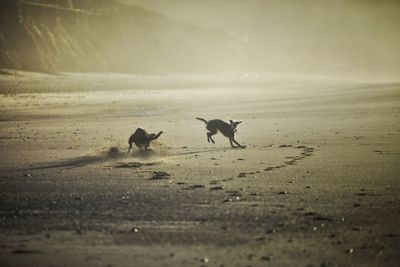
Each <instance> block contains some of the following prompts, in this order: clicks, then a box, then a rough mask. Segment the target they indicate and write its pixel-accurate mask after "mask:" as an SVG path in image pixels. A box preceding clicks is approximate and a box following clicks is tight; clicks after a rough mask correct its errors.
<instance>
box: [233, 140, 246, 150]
mask: <svg viewBox="0 0 400 267" xmlns="http://www.w3.org/2000/svg"><path fill="white" fill-rule="evenodd" d="M229 140H232V142H234V143H235V144H237V145H238V146H239V147H241V148H246V146H242V145H241V144H239V143H238V142H236V140H235V139H234V138H232V139H229ZM232 147H233V146H232Z"/></svg>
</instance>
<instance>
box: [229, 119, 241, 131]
mask: <svg viewBox="0 0 400 267" xmlns="http://www.w3.org/2000/svg"><path fill="white" fill-rule="evenodd" d="M229 123H230V124H231V127H232V129H233V130H235V129H236V127H237V126H238V125H239V124H241V123H242V121H233V120H229Z"/></svg>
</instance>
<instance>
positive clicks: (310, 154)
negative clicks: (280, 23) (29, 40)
mask: <svg viewBox="0 0 400 267" xmlns="http://www.w3.org/2000/svg"><path fill="white" fill-rule="evenodd" d="M203 79H204V77H197V78H196V77H195V78H193V77H191V78H190V79H189V78H188V79H185V77H179V79H177V78H176V77H173V78H171V79H169V80H167V81H165V80H163V78H156V77H146V76H140V77H139V78H138V77H131V76H129V75H119V74H109V75H108V76H106V75H96V74H86V75H80V76H79V75H73V74H68V73H66V74H59V75H48V74H30V73H24V72H19V73H8V74H3V75H0V93H1V95H0V112H1V121H0V144H1V153H0V247H1V249H0V265H1V266H4V267H7V266H108V267H111V266H115V267H116V266H321V267H323V266H399V265H400V257H399V254H398V251H399V248H400V230H399V225H400V201H399V200H400V196H399V190H400V183H399V178H400V168H399V157H400V120H399V116H400V83H399V82H398V81H393V80H372V79H369V80H367V79H354V78H353V79H337V78H335V79H334V78H320V79H305V78H304V79H302V78H300V77H292V78H290V79H284V78H282V77H279V78H275V79H268V77H267V78H266V79H261V80H260V79H258V80H256V81H254V80H251V81H248V80H247V79H239V80H233V81H232V79H231V77H228V78H227V79H226V80H223V79H222V80H218V81H215V80H213V81H212V82H204V81H203ZM235 84H236V85H235ZM164 85H166V86H164ZM195 117H202V118H205V119H207V120H210V119H217V118H218V119H223V120H225V121H228V120H229V119H237V120H242V121H243V123H242V124H240V125H239V126H238V131H237V136H236V140H237V141H238V142H239V143H240V144H243V145H246V146H247V147H246V148H245V149H234V148H231V147H230V145H229V140H228V139H227V138H225V137H224V136H222V135H221V134H218V135H216V136H215V137H214V140H215V141H216V144H212V143H208V142H207V136H206V129H205V125H204V123H202V122H201V121H198V120H196V119H195ZM137 127H143V128H145V129H146V130H148V131H149V132H151V133H153V132H154V133H156V132H159V131H163V132H164V133H163V134H162V135H161V137H160V138H159V139H158V140H157V141H155V142H154V143H152V144H151V149H150V150H148V151H138V149H137V148H136V147H134V149H133V151H132V152H131V153H130V154H129V155H128V156H127V155H126V151H127V149H128V143H127V141H128V138H129V136H130V135H131V134H132V133H133V132H134V130H135V129H136V128H137Z"/></svg>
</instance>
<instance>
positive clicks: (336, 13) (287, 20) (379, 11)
mask: <svg viewBox="0 0 400 267" xmlns="http://www.w3.org/2000/svg"><path fill="white" fill-rule="evenodd" d="M120 1H121V2H124V3H127V4H134V5H138V6H142V7H145V8H148V9H152V10H155V11H157V12H160V13H162V14H165V15H167V16H170V17H174V18H179V19H182V20H184V21H188V22H191V23H194V24H197V25H200V26H203V27H208V28H219V29H223V30H225V31H227V32H230V33H231V34H232V35H234V36H236V37H237V38H239V39H240V40H241V41H242V42H243V43H244V44H245V46H246V53H247V54H246V56H248V61H247V63H248V64H249V66H250V68H256V69H267V70H280V71H295V72H297V71H298V72H308V73H310V72H311V73H314V72H317V73H318V72H327V73H342V74H343V73H346V74H360V73H363V74H384V73H386V74H387V73H391V74H395V75H397V74H398V70H399V69H400V63H399V62H400V54H399V53H398V48H399V47H400V2H398V1H355V0H352V1H316V0H309V1H261V0H251V1H228V0H218V1H207V0H206V1H195V0H189V1H183V0H173V1H162V0H153V1H145V0H120Z"/></svg>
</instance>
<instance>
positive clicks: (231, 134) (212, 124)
mask: <svg viewBox="0 0 400 267" xmlns="http://www.w3.org/2000/svg"><path fill="white" fill-rule="evenodd" d="M196 119H197V120H200V121H203V122H204V123H205V124H206V128H207V130H208V132H207V141H208V142H210V140H211V142H213V143H214V144H215V142H214V140H213V139H212V136H213V135H214V134H217V133H218V131H220V132H221V133H222V134H223V135H224V136H226V137H228V138H229V142H230V143H231V147H236V146H234V145H233V143H235V144H236V145H238V146H239V147H241V148H245V147H246V146H242V145H241V144H239V143H238V142H236V140H235V133H236V131H237V129H236V128H237V126H238V124H240V123H242V121H233V120H229V123H226V122H224V121H223V120H218V119H216V120H210V121H207V120H205V119H202V118H196Z"/></svg>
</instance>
